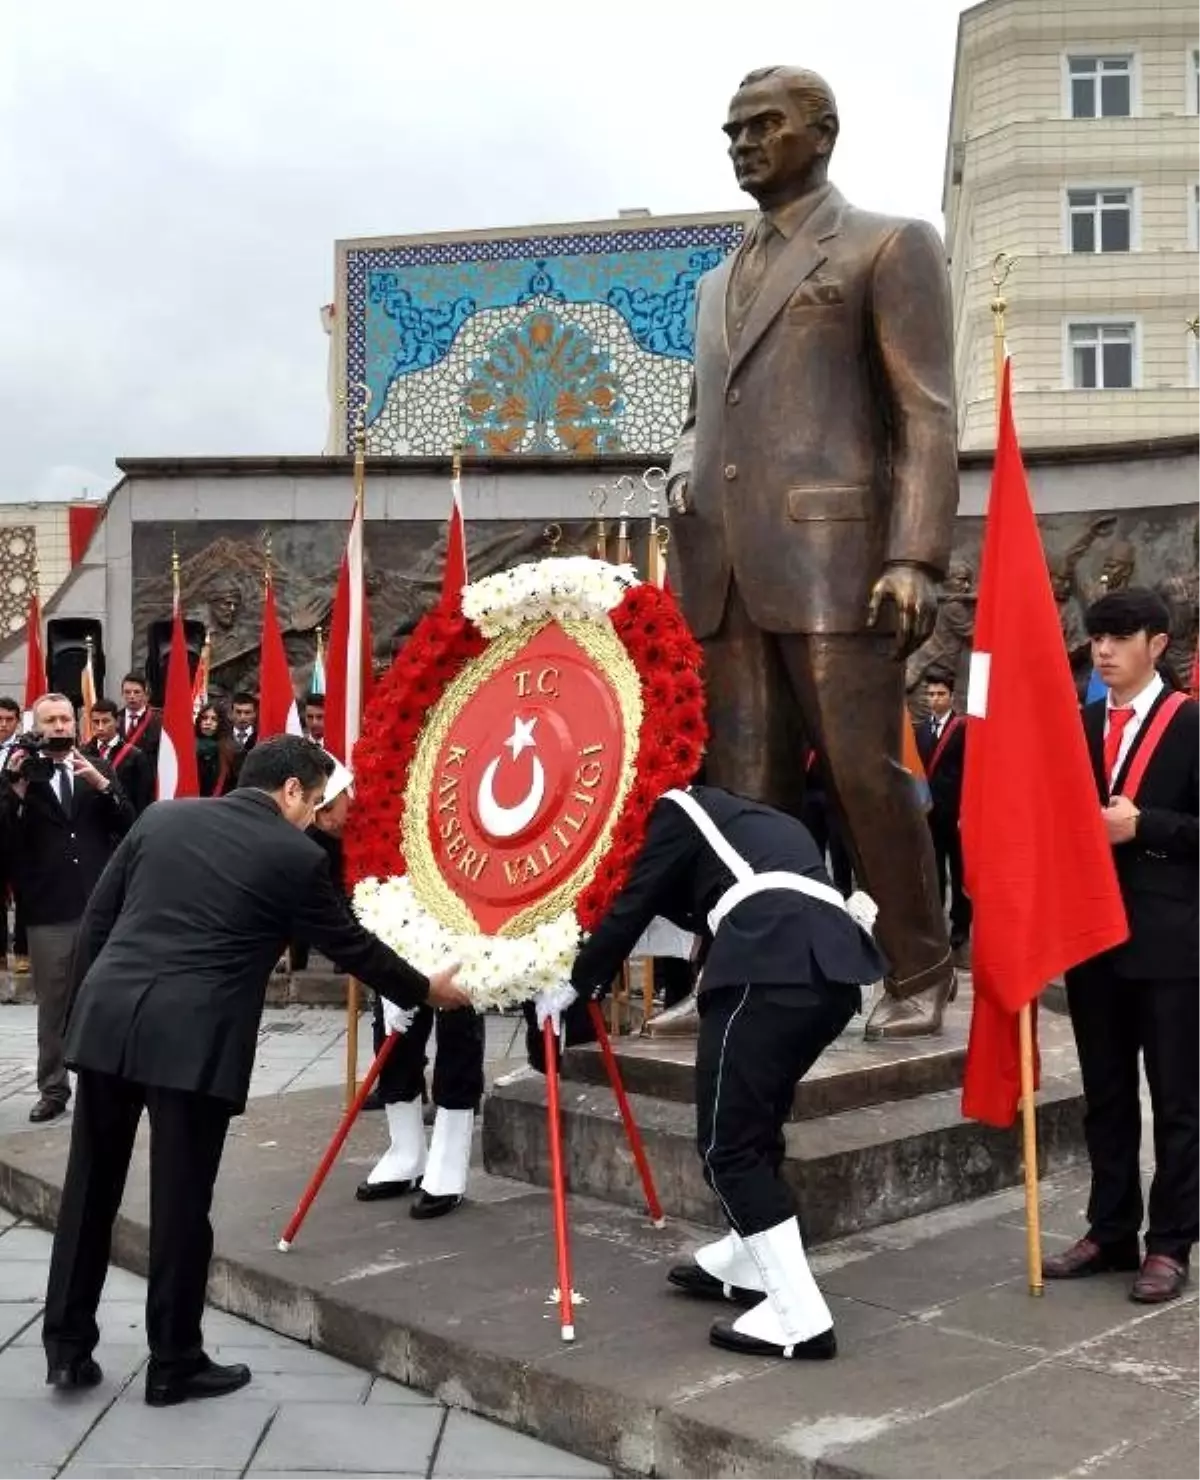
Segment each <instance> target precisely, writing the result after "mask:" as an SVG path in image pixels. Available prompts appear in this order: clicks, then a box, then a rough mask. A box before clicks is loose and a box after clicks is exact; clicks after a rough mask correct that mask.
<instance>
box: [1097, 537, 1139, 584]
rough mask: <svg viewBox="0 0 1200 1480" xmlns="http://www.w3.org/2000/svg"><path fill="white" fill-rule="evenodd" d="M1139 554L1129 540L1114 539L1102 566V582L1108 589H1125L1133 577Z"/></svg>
mask: <svg viewBox="0 0 1200 1480" xmlns="http://www.w3.org/2000/svg"><path fill="white" fill-rule="evenodd" d="M1136 563H1137V556H1136V554H1135V552H1134V548H1133V546H1132V545H1131V544H1130V542H1129V541H1128V540H1114V541H1113V543H1112V544H1111V545H1110V546H1109V550H1108V554H1107V555H1106V556H1105V557H1104V564H1103V565H1102V566H1101V567H1100V584H1101V586H1103V588H1104V589H1105V590H1106V591H1124V590H1125V588H1126V587H1127V586H1128V585H1129V583H1130V581H1131V580H1132V579H1133V568H1134V565H1135V564H1136Z"/></svg>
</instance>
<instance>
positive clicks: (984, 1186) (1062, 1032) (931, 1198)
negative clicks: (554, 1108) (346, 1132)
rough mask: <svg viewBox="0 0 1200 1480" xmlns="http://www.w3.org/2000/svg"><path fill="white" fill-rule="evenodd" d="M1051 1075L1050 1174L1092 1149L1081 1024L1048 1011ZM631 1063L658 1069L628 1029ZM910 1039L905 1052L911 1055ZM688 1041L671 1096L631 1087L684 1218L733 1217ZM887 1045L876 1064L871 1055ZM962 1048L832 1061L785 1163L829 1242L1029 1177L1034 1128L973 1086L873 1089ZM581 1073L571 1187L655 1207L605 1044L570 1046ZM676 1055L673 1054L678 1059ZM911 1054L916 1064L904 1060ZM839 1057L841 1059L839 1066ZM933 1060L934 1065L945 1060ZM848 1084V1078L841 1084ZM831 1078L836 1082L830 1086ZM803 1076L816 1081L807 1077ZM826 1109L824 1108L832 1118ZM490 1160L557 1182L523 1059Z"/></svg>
mask: <svg viewBox="0 0 1200 1480" xmlns="http://www.w3.org/2000/svg"><path fill="white" fill-rule="evenodd" d="M1039 1036H1040V1042H1041V1053H1042V1070H1043V1073H1042V1083H1041V1090H1040V1093H1039V1096H1038V1131H1039V1150H1040V1157H1041V1171H1042V1174H1043V1175H1045V1174H1046V1173H1048V1172H1050V1171H1053V1170H1057V1169H1060V1168H1064V1167H1068V1166H1071V1165H1074V1164H1075V1163H1077V1162H1078V1161H1079V1160H1080V1159H1081V1158H1082V1156H1083V1124H1082V1110H1083V1099H1082V1091H1081V1088H1080V1084H1079V1077H1078V1070H1077V1067H1076V1064H1075V1055H1074V1047H1073V1044H1072V1042H1071V1033H1070V1027H1069V1024H1068V1023H1067V1022H1066V1021H1065V1020H1064V1019H1062V1018H1058V1017H1055V1016H1053V1015H1049V1014H1044V1015H1043V1016H1042V1020H1041V1027H1040V1035H1039ZM617 1048H618V1054H619V1058H620V1062H621V1064H622V1068H623V1072H626V1073H627V1075H628V1080H629V1083H630V1085H632V1084H633V1083H634V1081H635V1079H636V1077H637V1076H638V1075H639V1074H644V1075H646V1076H650V1075H651V1072H652V1061H651V1060H650V1059H649V1058H648V1056H647V1055H646V1054H645V1053H644V1051H643V1050H642V1049H641V1048H640V1047H635V1046H634V1045H633V1044H631V1043H630V1042H629V1041H628V1040H626V1041H620V1040H619V1041H618V1044H617ZM898 1048H900V1049H902V1050H903V1052H900V1053H898V1052H897V1049H898ZM683 1052H684V1051H683V1050H682V1049H678V1050H676V1052H675V1053H674V1054H673V1055H670V1056H667V1057H666V1058H664V1056H663V1055H662V1054H661V1051H660V1053H659V1055H658V1056H657V1071H655V1072H658V1073H659V1074H660V1075H663V1076H665V1078H664V1080H663V1082H664V1083H665V1087H666V1088H667V1089H668V1090H669V1091H670V1093H667V1094H661V1095H647V1094H640V1093H636V1092H634V1093H631V1094H630V1102H631V1104H632V1106H633V1111H634V1116H635V1118H636V1120H637V1122H638V1125H639V1127H640V1128H641V1131H642V1135H643V1137H644V1139H645V1142H646V1151H647V1155H648V1157H649V1160H650V1164H651V1167H652V1168H653V1171H654V1177H655V1182H656V1186H657V1190H658V1194H659V1198H660V1200H661V1201H662V1204H663V1207H664V1209H665V1211H666V1212H667V1213H668V1214H669V1215H670V1216H673V1217H679V1218H687V1219H690V1220H692V1221H694V1222H698V1223H705V1224H711V1225H713V1226H720V1225H721V1223H722V1219H721V1218H720V1216H719V1214H718V1210H717V1204H716V1200H715V1198H714V1197H713V1195H712V1193H711V1192H710V1191H709V1190H708V1188H707V1187H706V1186H705V1184H704V1180H703V1177H702V1175H701V1167H700V1159H699V1157H698V1156H697V1153H696V1145H695V1120H696V1115H695V1107H694V1105H692V1104H690V1103H688V1102H687V1099H686V1098H685V1096H684V1095H683V1093H682V1089H681V1086H682V1084H683V1082H684V1069H683V1066H682V1057H683ZM870 1054H877V1055H878V1056H879V1065H878V1066H877V1068H876V1069H875V1070H872V1069H870V1068H869V1067H867V1068H864V1067H863V1062H862V1060H863V1059H864V1058H865V1057H867V1056H869V1055H870ZM956 1054H957V1056H958V1059H959V1062H960V1063H961V1049H960V1048H954V1047H942V1048H939V1047H937V1046H936V1041H935V1046H930V1045H928V1043H927V1044H926V1046H925V1047H924V1048H923V1049H921V1048H918V1047H917V1046H915V1045H887V1046H886V1047H885V1046H874V1045H871V1046H868V1045H858V1046H857V1048H855V1049H850V1048H847V1050H846V1068H845V1071H844V1072H843V1071H841V1070H839V1068H838V1051H837V1049H836V1046H835V1048H834V1049H831V1050H830V1052H829V1054H828V1055H827V1057H826V1059H825V1060H824V1061H823V1066H822V1067H823V1068H824V1072H823V1073H822V1074H816V1073H814V1076H813V1078H812V1080H811V1081H809V1085H810V1086H811V1089H812V1093H813V1095H814V1099H813V1100H812V1101H811V1102H808V1103H807V1104H806V1105H804V1106H802V1108H801V1113H800V1115H799V1117H798V1118H797V1119H795V1120H793V1121H792V1122H791V1123H790V1124H789V1125H788V1126H787V1127H786V1130H785V1140H786V1148H787V1149H786V1157H785V1161H784V1166H783V1175H784V1177H785V1178H786V1179H787V1181H788V1182H789V1184H790V1185H791V1186H792V1188H793V1190H794V1191H795V1194H796V1197H797V1200H798V1202H799V1205H800V1207H801V1208H802V1209H803V1214H804V1223H805V1228H806V1232H807V1236H808V1238H809V1239H810V1240H811V1241H813V1242H821V1241H824V1240H827V1239H831V1238H837V1237H839V1236H841V1235H843V1234H849V1233H855V1232H859V1231H861V1230H863V1229H868V1228H874V1227H877V1226H879V1225H881V1224H885V1223H892V1222H895V1221H897V1220H898V1219H901V1218H908V1217H911V1216H912V1215H914V1214H916V1213H924V1212H929V1211H931V1210H933V1209H935V1208H939V1207H945V1206H947V1205H948V1204H951V1203H956V1202H962V1201H965V1200H967V1199H969V1198H976V1197H981V1196H983V1195H984V1194H985V1193H990V1192H995V1191H998V1190H999V1189H1001V1188H1004V1187H1009V1186H1012V1185H1014V1184H1015V1183H1017V1182H1018V1181H1019V1180H1020V1178H1021V1175H1022V1165H1021V1139H1020V1135H1019V1133H1018V1132H1016V1131H1012V1130H996V1129H993V1128H991V1127H988V1126H982V1125H979V1124H977V1123H975V1122H973V1121H967V1120H964V1119H963V1118H962V1114H961V1110H960V1106H959V1089H958V1085H957V1083H954V1084H953V1087H943V1088H940V1089H933V1090H925V1091H918V1092H917V1093H911V1094H908V1093H906V1094H904V1095H902V1096H901V1097H899V1098H892V1099H878V1098H873V1097H872V1093H871V1091H872V1090H873V1089H874V1090H878V1087H879V1084H880V1083H886V1082H888V1080H889V1079H893V1080H895V1079H896V1077H897V1076H899V1079H900V1082H902V1080H903V1075H904V1073H905V1072H907V1073H908V1074H909V1075H911V1076H913V1082H914V1083H917V1084H920V1083H922V1082H929V1078H928V1076H930V1075H932V1074H935V1073H936V1074H937V1075H941V1074H944V1073H948V1072H949V1068H948V1066H949V1063H950V1061H951V1060H952V1059H953V1058H954V1057H955V1055H956ZM568 1059H569V1060H570V1068H569V1070H568V1072H569V1073H570V1074H571V1075H572V1076H574V1077H572V1078H571V1079H568V1080H564V1083H563V1086H562V1091H563V1092H562V1107H563V1119H564V1135H563V1141H564V1151H565V1156H566V1167H567V1177H568V1181H569V1185H570V1187H571V1189H572V1190H573V1191H575V1192H579V1193H585V1194H588V1195H590V1196H593V1197H599V1198H603V1199H606V1200H608V1201H611V1202H615V1203H619V1204H623V1205H625V1206H631V1207H640V1206H642V1205H643V1196H642V1190H641V1184H640V1181H639V1179H638V1175H637V1169H636V1167H635V1165H634V1162H633V1158H632V1156H631V1155H630V1152H629V1148H628V1145H627V1143H626V1140H625V1135H624V1130H623V1127H622V1125H621V1122H620V1119H619V1116H618V1114H617V1109H616V1102H615V1100H614V1098H613V1095H612V1092H611V1090H610V1089H609V1088H608V1087H607V1085H599V1084H593V1083H590V1082H588V1077H589V1076H593V1075H594V1074H595V1073H596V1066H595V1063H594V1054H587V1053H585V1052H584V1051H582V1050H573V1051H572V1053H571V1054H570V1055H568ZM664 1064H665V1065H666V1066H667V1067H666V1068H665V1069H664ZM897 1064H907V1065H908V1066H909V1068H908V1070H907V1071H903V1070H900V1069H897V1068H896V1067H895V1066H896V1065H897ZM831 1065H832V1068H831V1067H830V1066H831ZM931 1066H932V1067H931ZM839 1083H840V1087H839ZM822 1086H824V1088H822ZM805 1088H806V1087H805V1086H802V1091H803V1090H804V1089H805ZM856 1095H857V1096H858V1098H859V1100H860V1103H857V1104H853V1105H852V1108H848V1109H841V1110H837V1111H835V1112H834V1113H828V1111H820V1110H815V1109H813V1108H812V1105H815V1104H818V1103H820V1100H821V1097H822V1096H824V1097H825V1099H826V1102H827V1103H828V1102H831V1101H832V1100H835V1099H836V1098H837V1097H838V1096H842V1097H843V1098H844V1099H846V1100H847V1101H849V1100H852V1099H853V1098H854V1097H855V1096H856ZM818 1116H819V1118H815V1117H818ZM483 1158H484V1165H485V1167H486V1168H487V1170H488V1171H489V1172H493V1173H495V1174H496V1175H498V1176H503V1177H511V1178H515V1179H516V1180H518V1181H523V1182H529V1183H532V1184H535V1185H539V1186H545V1185H546V1181H547V1168H548V1166H549V1157H548V1144H547V1125H546V1100H545V1083H544V1081H543V1079H542V1077H541V1076H540V1075H538V1074H535V1073H534V1072H533V1071H532V1070H528V1069H523V1070H518V1071H517V1072H515V1073H513V1074H510V1075H506V1076H504V1077H502V1078H501V1079H499V1080H497V1082H496V1084H495V1086H494V1087H493V1090H492V1093H491V1094H490V1095H489V1096H488V1098H487V1101H486V1103H485V1105H484V1115H483Z"/></svg>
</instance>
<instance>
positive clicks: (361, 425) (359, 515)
mask: <svg viewBox="0 0 1200 1480" xmlns="http://www.w3.org/2000/svg"><path fill="white" fill-rule="evenodd" d="M360 389H361V390H362V391H363V399H362V403H361V405H360V406H359V408H358V411H357V412H356V413H355V417H354V518H355V519H358V520H362V519H364V518H365V513H364V508H363V504H364V500H365V497H366V489H367V404H368V402H369V401H370V399H371V391H370V388H369V387H368V386H365V385H363V386H360ZM364 534H365V531H364ZM363 600H364V601H365V600H366V593H365V592H364V593H363ZM351 611H353V601H352V602H351ZM360 631H361V626H360ZM350 636H351V642H353V638H354V634H353V633H351V635H350ZM352 692H353V690H352V687H351V684H350V674H349V669H347V673H346V698H347V705H346V720H345V723H346V731H347V734H348V733H349V730H350V707H349V699H350V695H351V693H352ZM358 702H359V705H360V707H361V705H362V691H361V689H360V690H359V695H358ZM357 717H358V716H355V718H356V719H357ZM345 749H346V751H347V754H346V756H345V757H344V761H345V764H346V765H349V764H350V755H349V751H350V746H349V745H347V746H345ZM358 1018H359V1000H358V978H357V977H355V976H351V977H348V978H347V980H346V1109H347V1110H349V1109H350V1108H351V1106H352V1105H353V1104H354V1102H355V1099H356V1098H357V1096H358Z"/></svg>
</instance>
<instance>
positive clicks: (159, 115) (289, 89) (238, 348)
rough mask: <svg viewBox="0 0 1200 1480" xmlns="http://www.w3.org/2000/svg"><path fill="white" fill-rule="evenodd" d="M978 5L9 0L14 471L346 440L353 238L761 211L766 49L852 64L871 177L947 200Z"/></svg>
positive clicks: (3, 49) (1, 103)
mask: <svg viewBox="0 0 1200 1480" xmlns="http://www.w3.org/2000/svg"><path fill="white" fill-rule="evenodd" d="M963 8H964V7H963V6H962V5H961V4H960V3H958V0H921V3H920V4H908V5H898V4H896V3H895V0H836V3H835V0H822V3H820V4H814V3H811V0H808V3H805V0H740V3H737V4H733V5H728V6H720V5H718V4H715V3H713V0H692V3H691V4H690V5H686V6H685V5H679V4H667V3H663V0H604V3H603V4H599V5H575V4H571V3H561V0H560V3H558V4H554V3H543V4H538V5H535V4H533V3H532V0H505V3H495V0H487V3H480V0H419V3H410V0H340V3H338V4H334V3H332V0H324V3H312V0H287V3H284V0H273V3H272V0H239V3H229V0H190V3H188V0H167V3H164V0H145V3H141V4H131V3H127V0H57V3H53V4H41V3H29V0H0V18H2V21H3V32H2V33H0V322H2V324H3V340H2V343H3V352H2V353H0V432H2V440H0V499H4V500H14V499H16V500H24V499H30V498H45V497H60V498H63V497H69V498H77V497H79V496H80V495H81V494H82V492H83V490H84V489H87V490H88V491H89V492H90V493H91V495H92V496H93V497H95V496H99V495H100V494H102V493H103V492H104V491H105V490H107V488H108V487H109V486H110V485H111V483H112V481H113V480H114V479H115V477H116V476H117V473H116V469H115V468H114V466H113V459H114V458H115V457H118V456H122V455H156V454H176V455H193V454H200V453H210V454H226V453H229V454H233V453H265V454H269V453H312V452H320V451H321V450H322V447H323V443H324V437H325V428H326V422H327V405H326V373H327V345H328V341H327V339H326V337H325V335H324V333H323V332H322V330H321V327H320V322H319V309H320V306H321V304H323V303H326V302H329V301H331V300H332V298H333V243H334V241H335V240H336V239H337V238H339V237H351V236H372V235H389V234H398V233H406V232H425V231H452V230H461V229H467V228H473V227H476V228H477V227H490V226H520V225H528V224H531V223H534V222H543V221H571V220H580V219H587V218H594V217H604V216H614V215H616V214H617V212H618V210H619V209H621V208H622V207H628V206H645V207H648V208H649V209H651V210H653V211H655V212H679V211H708V210H727V209H737V208H738V207H739V206H741V205H744V204H747V201H746V197H744V196H742V195H741V194H740V193H739V192H738V190H737V188H736V187H735V185H734V184H733V181H732V177H731V174H730V169H729V163H728V160H727V159H726V157H725V155H724V152H723V150H724V140H723V138H722V136H721V133H720V123H721V121H722V118H723V116H724V110H725V107H726V104H727V102H728V99H729V95H730V93H731V92H732V91H733V89H734V87H735V86H736V84H737V81H738V79H739V78H740V77H741V76H742V74H744V73H745V72H747V71H748V70H750V69H751V68H752V67H757V66H765V65H770V64H772V63H788V64H798V65H802V66H808V67H812V68H814V69H815V70H817V71H819V72H821V73H823V74H824V76H825V77H826V78H827V79H828V81H829V82H830V83H831V84H832V86H833V88H834V92H835V94H836V96H837V99H838V106H839V111H840V114H841V120H842V132H841V138H840V140H839V142H838V147H837V152H836V154H835V157H834V164H833V171H832V174H833V177H834V178H835V179H836V181H837V182H838V184H839V186H840V187H841V189H842V190H843V191H844V192H845V193H846V194H847V195H848V196H849V197H850V198H851V199H852V200H854V201H856V202H857V203H859V204H861V205H864V206H870V207H872V208H875V209H880V210H885V211H900V212H904V213H906V214H911V215H918V216H925V217H927V218H928V219H929V220H931V221H934V222H935V223H937V224H938V226H939V227H940V226H941V215H940V201H941V183H942V162H943V154H944V149H945V137H946V123H947V115H948V110H949V103H950V87H951V81H952V77H953V67H954V42H955V29H956V23H957V17H958V14H959V12H960V11H961V10H962V9H963ZM704 16H710V17H711V19H709V20H705V19H703V17H704ZM575 17H579V19H575Z"/></svg>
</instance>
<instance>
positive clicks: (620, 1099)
mask: <svg viewBox="0 0 1200 1480" xmlns="http://www.w3.org/2000/svg"><path fill="white" fill-rule="evenodd" d="M588 1013H589V1015H590V1017H591V1019H592V1025H593V1027H594V1028H595V1029H596V1041H597V1043H598V1044H599V1045H600V1057H601V1058H602V1059H603V1060H604V1067H605V1069H606V1071H607V1072H608V1082H609V1084H611V1085H612V1091H613V1094H614V1095H615V1096H616V1097H617V1109H618V1110H619V1111H620V1112H621V1121H622V1124H623V1125H624V1127H625V1138H626V1140H627V1141H628V1142H629V1149H630V1151H631V1152H632V1153H633V1159H634V1161H635V1162H636V1163H637V1169H638V1175H639V1176H640V1177H641V1179H642V1191H643V1192H644V1193H645V1195H646V1209H647V1211H648V1212H649V1214H650V1221H651V1222H652V1223H653V1224H654V1226H655V1228H662V1227H663V1225H664V1224H665V1223H666V1221H667V1220H666V1219H665V1218H664V1217H663V1210H662V1203H660V1202H659V1200H658V1193H657V1191H656V1190H655V1187H654V1178H653V1176H651V1174H650V1163H649V1161H647V1159H646V1147H645V1145H644V1144H643V1142H642V1133H641V1131H640V1130H639V1129H638V1123H637V1121H636V1120H634V1118H633V1110H632V1108H631V1106H630V1104H629V1096H628V1095H627V1094H626V1093H625V1086H624V1084H622V1082H621V1071H620V1069H618V1068H617V1056H616V1054H614V1053H613V1049H612V1042H611V1040H610V1039H609V1036H608V1029H607V1028H606V1027H605V1025H604V1014H603V1013H602V1012H601V1011H600V1004H599V1003H598V1002H589V1003H588Z"/></svg>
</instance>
